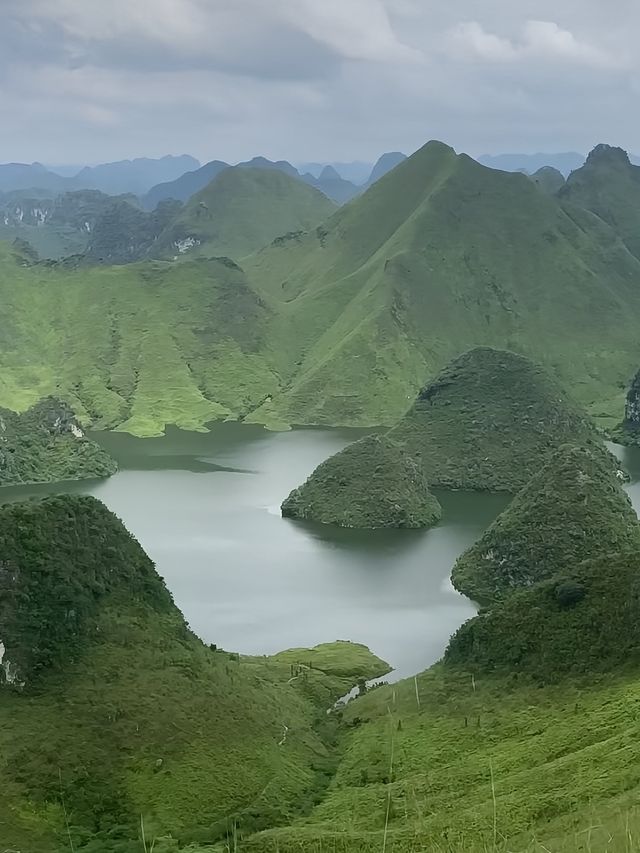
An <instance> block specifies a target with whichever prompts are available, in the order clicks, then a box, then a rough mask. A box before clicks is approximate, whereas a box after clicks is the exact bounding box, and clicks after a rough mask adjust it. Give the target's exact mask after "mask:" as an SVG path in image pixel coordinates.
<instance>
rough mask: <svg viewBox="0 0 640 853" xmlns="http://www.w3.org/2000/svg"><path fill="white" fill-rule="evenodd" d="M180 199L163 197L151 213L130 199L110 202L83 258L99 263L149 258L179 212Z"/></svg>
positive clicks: (93, 230)
mask: <svg viewBox="0 0 640 853" xmlns="http://www.w3.org/2000/svg"><path fill="white" fill-rule="evenodd" d="M181 209H182V205H181V204H180V202H177V201H162V202H160V204H158V206H157V207H156V209H155V210H154V211H152V212H151V213H148V212H146V211H144V210H141V209H140V208H139V207H138V206H137V205H133V204H131V203H130V202H129V200H128V199H117V200H114V201H112V202H111V204H110V205H108V206H107V207H106V208H105V209H104V211H103V212H102V215H101V216H100V217H99V218H98V219H97V221H96V223H95V225H94V226H93V229H92V231H91V236H90V239H89V245H88V247H87V250H86V252H85V253H84V260H86V261H88V262H89V263H100V264H130V263H133V262H134V261H139V260H142V259H143V258H146V257H147V256H148V255H149V254H150V253H151V252H152V251H153V250H154V249H155V245H156V242H157V240H158V237H159V236H160V234H162V232H163V231H164V230H165V229H166V228H167V227H169V226H170V225H171V223H172V222H174V220H175V219H176V217H177V216H179V215H180V211H181Z"/></svg>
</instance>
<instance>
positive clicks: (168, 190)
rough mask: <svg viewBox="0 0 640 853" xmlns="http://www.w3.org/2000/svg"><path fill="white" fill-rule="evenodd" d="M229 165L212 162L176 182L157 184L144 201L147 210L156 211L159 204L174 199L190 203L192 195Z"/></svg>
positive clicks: (221, 162)
mask: <svg viewBox="0 0 640 853" xmlns="http://www.w3.org/2000/svg"><path fill="white" fill-rule="evenodd" d="M228 168H229V164H228V163H224V162H223V161H222V160H211V162H210V163H205V164H204V166H200V168H199V169H193V170H192V171H190V172H185V173H184V174H183V175H181V176H180V177H179V178H176V179H175V180H174V181H168V182H165V183H162V184H156V186H154V187H152V188H151V189H150V190H149V192H148V193H147V194H146V195H145V196H144V198H143V199H142V204H143V206H144V207H145V209H146V210H155V208H156V207H157V206H158V204H159V203H160V202H161V201H165V199H168V198H173V199H175V200H176V201H188V200H189V199H190V198H191V196H192V195H195V194H196V193H197V192H199V191H200V190H202V189H204V188H205V187H206V186H207V184H209V183H211V181H212V180H213V179H214V178H215V177H216V175H219V174H220V172H222V171H223V169H228Z"/></svg>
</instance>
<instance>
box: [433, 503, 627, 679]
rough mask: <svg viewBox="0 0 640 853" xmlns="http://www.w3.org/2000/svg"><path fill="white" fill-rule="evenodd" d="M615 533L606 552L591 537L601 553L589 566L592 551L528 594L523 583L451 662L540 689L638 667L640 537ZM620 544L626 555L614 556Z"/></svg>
mask: <svg viewBox="0 0 640 853" xmlns="http://www.w3.org/2000/svg"><path fill="white" fill-rule="evenodd" d="M592 517H593V516H592ZM587 521H588V519H587V518H585V525H586V523H587ZM599 521H600V524H599V526H598V527H597V528H596V529H597V530H598V531H602V529H603V528H602V522H603V521H605V519H602V518H600V519H599ZM583 529H584V530H585V533H586V534H588V533H590V532H591V531H589V530H586V527H585V528H583ZM576 532H577V527H574V535H575V533H576ZM611 534H612V536H610V537H609V541H608V542H607V545H608V546H609V549H608V550H607V548H605V547H600V543H598V542H597V540H596V538H595V537H593V538H589V542H590V544H591V545H593V546H595V547H594V548H593V554H594V555H595V554H596V553H597V552H598V551H601V553H600V554H599V555H598V556H594V557H593V558H591V559H588V560H586V561H584V556H585V554H588V553H589V550H588V548H587V549H585V548H581V549H579V550H578V552H577V553H576V556H575V559H567V556H569V555H568V554H567V553H566V552H565V554H564V555H562V556H564V560H562V561H559V562H558V565H557V566H556V567H555V572H554V573H551V574H550V573H549V569H550V568H553V567H549V566H547V570H548V571H547V573H546V575H544V574H541V575H540V576H539V577H540V579H541V580H542V578H544V580H542V582H540V583H534V584H533V585H532V586H531V587H529V588H527V586H526V585H524V584H523V585H522V586H521V587H520V589H517V590H515V591H514V592H513V593H512V594H511V595H509V596H508V597H506V598H505V599H504V601H500V603H499V604H497V605H496V606H495V607H493V608H491V610H490V611H488V612H485V613H482V614H481V615H480V616H477V617H475V618H474V619H471V620H470V621H469V622H467V623H465V624H464V625H463V626H462V628H460V629H459V630H458V631H457V633H456V634H455V635H454V636H453V638H452V639H451V642H450V644H449V648H448V649H447V653H446V656H445V661H446V662H448V663H451V664H455V665H461V666H464V667H466V668H467V669H471V670H474V671H476V672H485V673H486V672H491V673H495V672H499V673H502V674H504V675H507V676H512V677H515V678H517V677H518V676H520V675H524V676H525V677H527V678H533V679H536V680H538V681H539V682H542V683H545V682H546V683H548V682H553V681H559V680H561V679H562V678H563V677H566V676H567V675H571V674H574V675H575V674H582V673H595V672H611V671H615V670H616V669H619V668H622V667H625V666H627V667H632V666H636V667H637V666H638V665H639V664H640V631H639V630H638V625H639V624H640V555H639V553H638V534H637V533H636V534H635V535H630V532H627V534H626V535H625V536H619V535H618V536H617V537H616V533H615V532H614V530H613V529H612V531H611ZM616 538H618V540H619V541H620V544H621V545H623V546H624V545H625V544H626V545H627V547H628V550H627V551H625V552H623V553H616V552H615V550H612V549H611V545H613V544H614V542H615V540H616ZM625 539H626V542H625V541H624V540H625ZM534 547H535V546H534ZM538 553H539V549H538Z"/></svg>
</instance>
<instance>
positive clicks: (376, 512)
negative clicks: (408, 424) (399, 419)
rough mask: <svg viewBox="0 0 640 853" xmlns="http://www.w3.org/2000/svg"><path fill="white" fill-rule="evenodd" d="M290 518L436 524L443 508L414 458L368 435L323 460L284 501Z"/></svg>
mask: <svg viewBox="0 0 640 853" xmlns="http://www.w3.org/2000/svg"><path fill="white" fill-rule="evenodd" d="M282 515H283V516H284V517H285V518H298V519H304V520H308V521H319V522H323V523H324V524H338V525H340V526H341V527H360V528H379V527H414V528H415V527H431V526H432V525H433V524H435V523H436V522H438V521H439V520H440V517H441V515H442V509H441V507H440V504H439V503H438V501H437V499H436V498H435V497H434V496H433V495H432V494H431V493H430V492H429V487H428V485H427V481H426V479H425V477H424V475H423V474H422V472H421V470H420V468H419V466H418V465H416V463H415V462H414V461H413V459H412V458H411V457H410V456H409V455H408V454H407V453H405V452H404V451H403V450H402V449H401V448H400V447H398V446H396V445H395V444H394V443H393V442H392V441H390V440H389V439H387V438H384V437H379V436H377V435H370V436H366V437H365V438H361V439H360V440H359V441H356V442H354V443H353V444H350V445H349V446H348V447H346V448H345V449H344V450H341V451H340V452H339V453H336V454H335V455H334V456H331V457H330V458H329V459H327V460H326V461H324V462H322V463H321V464H320V465H319V466H318V467H317V468H316V469H315V471H314V472H313V473H312V474H311V475H310V477H309V478H308V480H307V481H306V482H305V483H303V485H301V486H300V487H299V488H297V489H294V490H293V491H292V492H291V494H290V495H289V497H288V498H287V499H286V500H285V501H284V503H283V504H282Z"/></svg>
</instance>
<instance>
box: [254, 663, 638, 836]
mask: <svg viewBox="0 0 640 853" xmlns="http://www.w3.org/2000/svg"><path fill="white" fill-rule="evenodd" d="M416 689H417V692H418V697H419V704H418V701H417V700H416ZM639 702H640V682H639V681H638V679H637V676H635V675H633V674H629V675H621V676H619V677H617V678H613V677H600V678H590V679H589V680H588V681H587V680H582V681H579V680H573V681H568V682H565V683H564V684H563V685H562V686H561V687H555V686H548V687H539V686H521V687H519V688H518V689H513V688H512V687H510V686H509V685H507V684H505V682H504V681H503V680H502V679H499V678H495V677H493V678H484V679H482V678H476V679H475V681H472V679H471V675H470V673H469V672H467V671H464V670H462V669H456V668H453V667H448V668H445V667H443V666H442V665H438V666H436V667H433V668H432V669H431V670H429V671H428V672H426V673H423V674H422V675H420V676H418V677H417V679H416V680H415V682H414V679H409V680H406V681H403V682H400V683H399V684H396V685H392V686H388V687H381V688H377V689H376V690H373V691H371V692H370V693H369V694H368V695H367V696H365V697H364V698H363V699H358V700H356V701H355V702H354V703H353V704H351V705H350V706H349V707H348V708H347V710H346V712H345V718H346V722H347V724H350V725H351V726H352V727H353V728H351V730H350V732H349V734H348V735H347V741H346V745H345V754H344V757H343V759H342V761H341V763H340V766H339V768H338V772H337V775H336V777H335V779H334V780H333V782H332V783H331V785H330V787H329V790H328V792H327V795H326V797H325V798H324V800H323V801H322V803H321V804H320V805H319V806H318V807H317V808H316V809H315V810H314V811H313V812H312V814H311V816H310V818H306V819H301V820H299V821H297V822H296V823H295V824H294V825H293V826H292V827H288V828H283V829H276V830H272V831H268V832H266V833H262V834H259V835H257V836H255V837H254V838H253V839H252V840H251V842H250V843H249V844H248V845H247V849H249V850H251V851H281V853H289V851H296V853H305V851H314V853H320V851H336V850H337V851H340V853H342V852H343V851H344V853H359V851H363V853H364V851H366V853H374V851H380V850H382V849H383V847H384V849H385V850H386V851H388V853H417V851H425V853H487V851H501V853H507V851H511V853H516V851H520V853H523V851H528V853H529V851H530V853H533V851H536V853H540V851H543V850H548V851H551V853H578V851H584V853H605V851H607V853H631V851H633V850H635V849H637V845H638V843H640V809H638V806H637V802H638V793H639V792H640V770H639V768H640V745H639V742H638V738H637V727H638V703H639ZM387 813H388V815H389V818H388V825H387V832H386V833H385V829H384V828H385V820H386V816H387ZM385 836H386V837H385ZM542 845H544V846H542Z"/></svg>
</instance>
